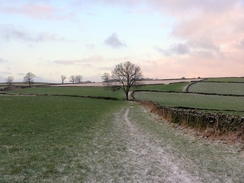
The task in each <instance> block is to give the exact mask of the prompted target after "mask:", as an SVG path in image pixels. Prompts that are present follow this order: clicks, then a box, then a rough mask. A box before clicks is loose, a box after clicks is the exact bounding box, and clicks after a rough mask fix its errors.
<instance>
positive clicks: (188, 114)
mask: <svg viewBox="0 0 244 183" xmlns="http://www.w3.org/2000/svg"><path fill="white" fill-rule="evenodd" d="M139 103H141V104H143V105H145V106H147V107H149V108H150V109H151V112H152V113H155V114H157V115H159V116H160V117H162V118H164V119H166V120H167V121H169V122H172V123H176V124H179V125H183V126H188V127H191V128H193V129H196V130H198V131H199V132H202V134H203V136H204V137H206V138H216V137H217V138H218V139H221V138H222V139H225V140H231V141H236V142H237V141H238V142H244V118H243V117H239V116H233V115H227V114H223V113H212V112H204V111H199V110H196V109H191V108H184V107H167V106H161V105H159V104H157V103H154V102H141V101H139Z"/></svg>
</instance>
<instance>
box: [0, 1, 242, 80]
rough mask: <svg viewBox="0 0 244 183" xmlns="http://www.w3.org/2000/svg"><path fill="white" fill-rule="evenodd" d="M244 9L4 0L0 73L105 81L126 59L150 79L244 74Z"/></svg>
mask: <svg viewBox="0 0 244 183" xmlns="http://www.w3.org/2000/svg"><path fill="white" fill-rule="evenodd" d="M243 12H244V2H243V1H242V0H233V1H229V0H220V1H210V0H203V1H195V0H182V1H171V0H125V1H120V0H91V1H85V0H79V1H78V0H68V1H65V2H64V1H62V2H60V1H57V0H40V1H38V0H36V1H33V0H20V1H17V0H12V1H8V2H6V1H1V0H0V16H1V18H0V20H1V24H0V30H1V32H2V34H1V36H0V43H1V44H0V45H1V46H0V66H1V67H0V79H1V80H2V79H3V78H5V77H7V74H6V72H7V71H6V69H7V68H8V67H10V66H11V73H12V74H13V76H14V78H16V79H17V80H22V76H20V75H18V73H26V72H29V71H31V72H33V73H34V74H36V75H38V76H39V78H41V79H42V80H47V81H51V80H52V81H56V82H58V81H59V80H60V75H62V74H65V75H67V76H69V75H73V74H80V75H82V76H83V78H87V80H90V79H89V78H92V79H95V80H97V81H100V79H101V77H99V75H102V74H103V72H110V70H109V69H111V68H113V67H114V66H115V65H116V64H118V63H121V62H125V61H128V60H129V61H131V62H132V63H136V64H138V65H140V66H141V68H142V71H143V73H144V76H145V77H152V78H175V77H177V78H180V77H211V76H215V77H217V76H244V74H242V70H244V61H243V58H244V23H243V22H244V14H243ZM125 42H126V43H125ZM0 82H1V81H0Z"/></svg>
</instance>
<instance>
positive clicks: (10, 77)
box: [6, 76, 14, 86]
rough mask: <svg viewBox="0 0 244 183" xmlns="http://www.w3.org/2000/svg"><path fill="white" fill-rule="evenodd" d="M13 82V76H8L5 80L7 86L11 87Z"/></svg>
mask: <svg viewBox="0 0 244 183" xmlns="http://www.w3.org/2000/svg"><path fill="white" fill-rule="evenodd" d="M13 80H14V77H13V76H9V77H7V78H6V82H7V84H8V85H9V86H11V85H12V84H13Z"/></svg>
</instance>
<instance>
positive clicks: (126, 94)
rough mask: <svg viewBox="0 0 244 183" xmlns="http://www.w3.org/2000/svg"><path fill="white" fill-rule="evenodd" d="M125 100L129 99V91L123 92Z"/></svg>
mask: <svg viewBox="0 0 244 183" xmlns="http://www.w3.org/2000/svg"><path fill="white" fill-rule="evenodd" d="M125 96H126V100H129V91H126V92H125Z"/></svg>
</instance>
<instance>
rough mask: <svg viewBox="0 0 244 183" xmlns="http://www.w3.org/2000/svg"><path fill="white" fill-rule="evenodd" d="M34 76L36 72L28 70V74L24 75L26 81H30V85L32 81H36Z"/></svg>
mask: <svg viewBox="0 0 244 183" xmlns="http://www.w3.org/2000/svg"><path fill="white" fill-rule="evenodd" d="M34 77H36V76H35V75H34V74H32V73H31V72H28V73H27V74H26V76H25V77H24V82H26V83H28V84H29V86H30V85H31V83H34Z"/></svg>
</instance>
